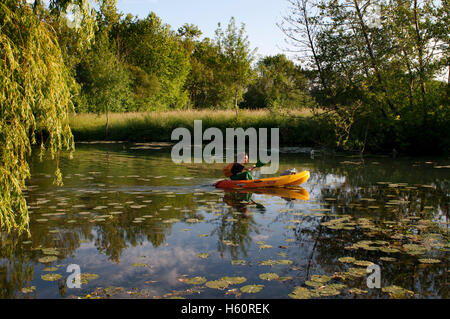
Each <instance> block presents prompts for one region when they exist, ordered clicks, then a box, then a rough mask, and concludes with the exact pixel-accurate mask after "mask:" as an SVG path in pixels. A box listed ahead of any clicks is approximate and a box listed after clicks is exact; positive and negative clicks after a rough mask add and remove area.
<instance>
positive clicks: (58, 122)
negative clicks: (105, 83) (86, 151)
mask: <svg viewBox="0 0 450 319" xmlns="http://www.w3.org/2000/svg"><path fill="white" fill-rule="evenodd" d="M52 3H55V4H57V3H59V2H58V1H52ZM46 14H47V13H46V12H45V10H44V9H43V7H42V5H40V1H35V2H34V4H33V5H31V6H30V5H28V3H27V2H26V1H16V0H6V1H3V2H2V3H1V4H0V21H1V27H0V52H1V53H0V80H1V83H2V85H1V87H0V105H1V109H0V189H1V192H0V226H1V227H2V228H6V229H7V230H12V229H19V230H24V229H27V225H28V220H29V217H28V211H27V206H26V201H25V198H24V197H23V194H22V189H24V188H25V180H26V179H27V178H28V177H29V176H30V171H29V166H28V162H27V155H29V154H30V153H31V146H32V145H33V144H36V143H37V140H36V137H37V136H38V137H40V142H39V144H40V147H41V156H42V155H43V154H44V152H45V150H46V149H48V150H49V151H50V154H51V156H52V158H53V159H54V158H56V160H57V168H56V173H55V175H56V182H59V183H61V173H60V171H59V168H58V154H59V151H60V150H62V149H66V150H69V151H72V150H73V149H74V141H73V136H72V133H71V131H70V127H69V124H68V116H69V111H70V109H71V94H70V92H71V86H72V85H73V78H71V76H70V73H69V71H68V69H67V67H66V65H65V63H64V61H63V56H62V52H61V49H60V47H59V45H58V41H57V39H56V36H55V34H54V33H53V31H52V30H51V28H49V25H48V24H47V23H45V22H44V21H42V20H41V17H42V16H44V15H46ZM37 133H39V135H37ZM44 135H45V136H48V137H47V138H44Z"/></svg>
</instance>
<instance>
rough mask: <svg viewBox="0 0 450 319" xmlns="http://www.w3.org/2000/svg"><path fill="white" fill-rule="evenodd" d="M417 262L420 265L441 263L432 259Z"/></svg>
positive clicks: (422, 259)
mask: <svg viewBox="0 0 450 319" xmlns="http://www.w3.org/2000/svg"><path fill="white" fill-rule="evenodd" d="M419 262H420V263H422V264H439V263H440V262H441V261H440V260H439V259H433V258H421V259H419Z"/></svg>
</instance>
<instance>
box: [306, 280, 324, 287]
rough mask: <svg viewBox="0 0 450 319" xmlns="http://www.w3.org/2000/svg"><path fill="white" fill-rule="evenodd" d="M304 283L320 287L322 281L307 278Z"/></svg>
mask: <svg viewBox="0 0 450 319" xmlns="http://www.w3.org/2000/svg"><path fill="white" fill-rule="evenodd" d="M305 285H307V286H310V287H321V286H323V283H321V282H318V281H312V280H307V281H305Z"/></svg>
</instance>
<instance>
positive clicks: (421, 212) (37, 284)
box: [0, 144, 450, 298]
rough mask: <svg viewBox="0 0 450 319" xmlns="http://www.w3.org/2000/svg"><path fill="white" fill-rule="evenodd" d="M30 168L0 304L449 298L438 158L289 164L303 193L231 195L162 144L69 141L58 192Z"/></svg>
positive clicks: (0, 271)
mask: <svg viewBox="0 0 450 319" xmlns="http://www.w3.org/2000/svg"><path fill="white" fill-rule="evenodd" d="M37 159H38V157H37V156H33V158H32V164H31V169H32V176H33V177H32V178H31V180H30V181H29V183H28V188H27V190H26V191H25V193H26V196H27V203H28V206H29V210H30V219H31V222H30V229H31V237H30V238H28V237H26V236H25V235H21V236H18V235H15V234H5V233H2V234H1V237H0V239H1V241H0V245H1V250H0V297H1V298H73V297H84V296H86V295H88V294H89V295H90V296H91V297H94V298H95V297H99V298H100V297H101V298H107V297H108V298H109V297H119V298H130V297H131V298H170V297H179V296H183V297H188V298H289V297H291V298H299V297H305V298H306V297H307V298H389V297H392V298H448V274H449V272H448V268H449V267H448V252H449V248H450V246H449V236H448V214H449V193H448V189H449V176H450V174H449V171H448V168H447V169H446V168H439V167H445V166H446V165H448V162H449V161H448V159H431V160H430V159H423V160H420V159H401V160H392V159H388V158H371V159H367V158H365V159H355V158H345V157H334V158H316V159H310V158H309V157H306V156H299V155H292V154H289V155H283V156H281V158H280V162H281V163H280V171H284V170H285V169H287V168H291V167H296V168H297V169H298V170H303V169H307V170H309V171H310V172H311V178H310V180H309V181H308V182H307V183H306V184H304V185H302V186H303V188H291V189H275V188H274V189H252V190H235V191H223V190H220V189H215V188H213V187H212V186H211V185H212V184H213V182H214V181H215V180H217V179H219V178H221V169H220V168H221V165H220V164H210V165H205V164H203V165H201V164H195V165H194V164H189V165H175V164H174V163H173V162H172V161H171V159H170V149H168V148H164V147H162V146H161V147H160V146H149V147H148V148H146V147H143V146H142V145H140V146H139V147H138V148H136V147H133V146H130V145H127V144H111V145H80V146H78V149H77V152H75V154H74V159H73V160H68V159H67V158H63V159H62V160H61V170H62V173H63V175H64V186H63V187H57V186H55V185H53V183H52V181H53V170H54V167H53V164H52V163H51V162H48V161H44V162H39V161H38V160H37ZM372 263H373V264H376V265H378V266H380V269H381V287H380V288H379V289H377V288H375V289H372V288H368V287H367V283H366V279H367V273H366V267H367V266H368V265H371V264H372ZM70 264H77V265H79V266H80V268H81V273H82V280H83V284H82V286H81V288H80V289H76V288H75V289H72V288H68V287H67V282H66V281H67V278H68V276H69V275H70V274H71V273H69V272H67V271H66V270H67V266H68V265H70ZM197 277H202V278H205V279H204V280H203V279H202V280H200V281H199V282H191V279H192V278H197ZM223 277H228V279H224V278H223ZM235 277H239V278H244V279H245V281H244V282H242V280H243V279H240V280H241V282H240V283H239V284H237V283H234V282H233V281H232V279H230V278H235ZM269 279H271V280H269ZM227 280H228V281H227ZM247 285H257V286H258V285H262V290H261V291H259V292H257V293H248V292H246V290H245V289H244V287H245V286H247ZM105 287H108V288H105ZM258 287H259V286H258ZM300 287H301V288H300ZM241 288H243V289H241ZM260 288H261V287H260Z"/></svg>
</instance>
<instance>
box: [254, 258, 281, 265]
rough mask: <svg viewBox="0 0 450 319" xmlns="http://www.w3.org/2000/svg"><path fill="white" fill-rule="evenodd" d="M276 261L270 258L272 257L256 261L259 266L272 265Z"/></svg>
mask: <svg viewBox="0 0 450 319" xmlns="http://www.w3.org/2000/svg"><path fill="white" fill-rule="evenodd" d="M276 263H277V261H276V260H272V259H267V260H261V261H260V262H258V264H259V265H261V266H273V265H275V264H276Z"/></svg>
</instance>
